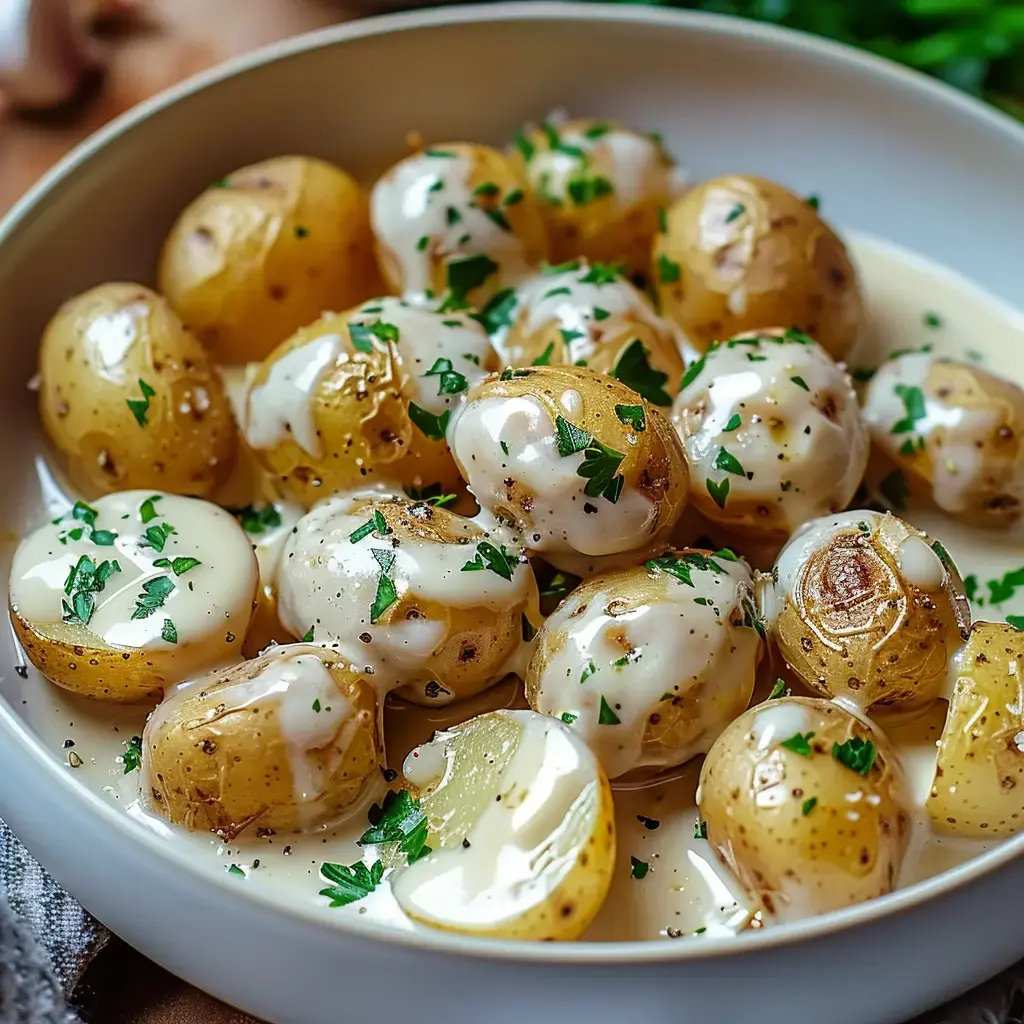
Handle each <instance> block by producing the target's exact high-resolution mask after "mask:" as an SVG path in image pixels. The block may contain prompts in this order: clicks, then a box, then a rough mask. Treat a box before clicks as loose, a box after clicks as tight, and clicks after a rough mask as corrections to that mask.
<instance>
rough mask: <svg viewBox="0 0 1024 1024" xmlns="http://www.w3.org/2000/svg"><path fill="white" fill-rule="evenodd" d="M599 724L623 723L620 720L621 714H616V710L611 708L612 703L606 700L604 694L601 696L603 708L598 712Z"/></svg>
mask: <svg viewBox="0 0 1024 1024" xmlns="http://www.w3.org/2000/svg"><path fill="white" fill-rule="evenodd" d="M597 724H598V725H621V724H622V723H621V722H620V721H619V716H618V715H617V714H615V712H614V711H613V710H612V708H611V705H610V704H609V703H608V701H606V700H605V699H604V696H603V695H602V697H601V709H600V711H599V712H598V714H597Z"/></svg>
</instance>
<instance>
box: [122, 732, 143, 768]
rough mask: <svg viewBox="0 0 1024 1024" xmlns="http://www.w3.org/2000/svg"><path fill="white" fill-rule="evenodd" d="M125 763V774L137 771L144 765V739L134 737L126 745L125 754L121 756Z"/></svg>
mask: <svg viewBox="0 0 1024 1024" xmlns="http://www.w3.org/2000/svg"><path fill="white" fill-rule="evenodd" d="M121 761H122V762H123V763H124V774H125V775H127V774H129V772H133V771H135V770H136V769H137V768H138V767H139V765H141V764H142V737H141V736H133V737H132V738H131V739H130V740H128V742H127V743H126V744H125V750H124V753H123V754H122V755H121Z"/></svg>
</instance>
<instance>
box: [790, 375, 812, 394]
mask: <svg viewBox="0 0 1024 1024" xmlns="http://www.w3.org/2000/svg"><path fill="white" fill-rule="evenodd" d="M789 379H790V380H791V381H792V382H793V383H794V384H795V385H796V386H797V387H798V388H803V389H804V391H810V390H811V389H810V388H809V387H808V386H807V381H805V380H804V379H803V377H790V378H789Z"/></svg>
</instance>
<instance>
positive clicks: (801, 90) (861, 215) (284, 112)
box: [0, 4, 1024, 1024]
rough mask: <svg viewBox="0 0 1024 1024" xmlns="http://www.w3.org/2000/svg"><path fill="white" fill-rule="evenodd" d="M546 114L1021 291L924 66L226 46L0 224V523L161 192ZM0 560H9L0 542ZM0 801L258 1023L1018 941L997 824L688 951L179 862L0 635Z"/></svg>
mask: <svg viewBox="0 0 1024 1024" xmlns="http://www.w3.org/2000/svg"><path fill="white" fill-rule="evenodd" d="M557 106H564V107H567V108H569V109H570V110H572V111H574V112H579V113H581V114H595V115H601V116H609V117H621V118H622V119H624V120H625V121H627V122H638V123H642V124H644V125H647V126H657V127H658V128H659V129H661V130H662V131H663V133H664V135H665V138H666V141H667V142H668V144H669V145H670V147H671V148H672V149H673V150H674V151H675V152H676V153H678V154H680V155H681V156H682V158H683V161H684V163H685V164H686V165H687V166H688V167H689V168H690V169H691V170H692V171H693V172H694V173H695V174H697V175H699V176H705V175H708V174H712V173H716V172H723V171H727V170H746V171H753V172H757V173H761V174H764V175H766V176H768V177H775V178H778V179H781V180H783V181H785V182H786V183H787V184H788V185H790V186H791V187H793V188H794V189H796V190H798V191H799V190H803V191H804V192H807V193H810V192H823V193H824V195H825V201H826V202H827V209H828V214H829V217H830V218H832V219H834V220H836V221H837V222H838V223H839V224H840V225H842V226H843V227H846V228H856V229H860V230H863V231H866V232H869V233H871V234H874V235H878V236H883V237H886V238H888V239H891V240H892V241H894V242H896V243H897V244H899V245H902V246H905V247H907V248H910V249H914V250H917V251H919V252H922V253H924V254H926V255H928V256H930V257H932V258H934V259H936V260H938V261H940V262H942V263H945V264H946V265H948V266H950V267H952V268H953V269H955V270H957V271H960V272H961V273H963V274H965V275H967V276H968V277H971V278H973V279H975V280H976V281H978V282H982V283H983V284H984V285H985V287H986V288H987V289H988V290H989V291H991V292H994V293H995V294H996V295H998V296H1000V297H1002V298H1003V299H1006V300H1008V301H1010V302H1015V303H1016V304H1018V305H1020V304H1021V299H1022V297H1024V296H1022V288H1021V274H1020V268H1021V263H1022V256H1024V252H1022V248H1021V239H1022V238H1024V204H1022V203H1021V202H1020V179H1021V168H1022V167H1024V129H1022V128H1021V127H1020V126H1018V125H1016V124H1013V123H1011V122H1010V121H1009V120H1007V119H1004V118H1002V117H1000V116H999V115H998V114H995V113H993V112H992V111H990V110H988V109H986V108H984V107H982V106H981V105H980V104H977V103H975V102H973V101H971V100H969V99H966V98H964V97H962V96H960V95H958V94H956V93H954V92H953V91H951V90H949V89H947V88H945V87H943V86H941V85H937V84H936V83H934V82H932V81H929V80H927V79H925V78H923V77H920V76H917V75H914V74H912V73H909V72H906V71H903V70H901V69H899V68H897V67H895V66H892V65H889V64H887V63H884V62H882V61H879V60H876V59H874V58H872V57H869V56H865V55H863V54H859V53H856V52H854V51H852V50H847V49H844V48H842V47H838V46H835V45H832V44H829V43H825V42H821V41H818V40H815V39H812V38H810V37H806V36H803V35H799V34H796V33H791V32H785V31H780V30H775V29H771V28H765V27H762V26H758V25H755V24H751V23H747V22H742V21H735V20H729V19H724V18H717V17H711V16H702V15H696V14H682V13H673V12H666V11H662V10H659V9H657V8H645V7H634V6H622V7H611V6H603V5H591V6H588V5H573V6H560V5H556V4H524V5H520V6H510V5H501V4H499V5H494V6H483V7H463V8H456V9H452V8H448V9H444V10H437V11H428V12H425V13H415V14H406V15H397V16H388V17H382V18H376V19H372V20H368V21H361V22H356V23H354V24H350V25H344V26H341V27H339V28H336V29H332V30H328V31H324V32H320V33H317V34H314V35H311V36H306V37H302V38H299V39H296V40H291V41H289V42H287V43H284V44H281V45H278V46H276V47H273V48H270V49H267V50H264V51H261V52H260V53H258V54H255V55H252V56H249V57H246V58H243V59H241V60H236V61H234V62H232V63H229V64H227V65H225V66H223V67H221V68H218V69H217V70H215V71H213V72H211V73H208V74H206V75H203V76H200V77H199V78H197V79H194V80H192V81H190V82H188V83H186V84H185V85H183V86H180V87H178V88H177V89H174V90H172V91H171V92H169V93H166V94H164V95H163V96H161V97H159V98H157V99H156V100H154V101H151V102H149V103H146V104H143V105H142V106H141V107H139V108H137V109H136V110H135V111H133V112H132V113H130V114H128V115H127V116H125V117H123V118H121V119H120V120H118V121H116V122H115V123H114V124H112V125H111V126H109V127H108V128H106V129H105V130H104V131H102V132H100V133H99V134H98V135H97V136H95V137H94V138H92V139H91V140H89V141H88V142H87V143H86V144H85V145H83V146H82V147H80V148H79V149H78V150H77V151H76V152H74V153H73V154H72V155H71V156H70V157H68V158H67V159H66V160H65V161H63V162H62V163H61V164H60V165H59V166H58V167H57V168H56V169H55V170H53V171H52V172H51V173H50V174H48V175H47V176H46V178H45V179H44V180H43V181H41V182H40V183H39V184H38V185H37V186H36V187H35V188H34V189H33V190H32V191H31V192H30V193H29V194H28V195H27V196H26V197H25V198H24V199H23V200H22V201H21V202H20V203H19V204H18V206H17V207H16V208H15V209H14V210H13V211H12V212H11V213H10V214H9V215H8V216H7V218H6V219H5V220H4V221H3V223H2V225H0V338H2V339H3V345H4V351H5V358H6V362H5V370H6V372H5V374H4V377H3V382H2V384H0V393H2V400H0V436H3V437H4V439H5V442H6V443H5V448H6V456H5V461H4V468H5V487H4V489H3V496H2V498H0V508H2V509H3V522H4V525H5V527H6V528H8V529H11V530H13V531H15V532H20V530H21V529H23V528H24V527H25V525H27V524H28V523H29V522H31V521H33V520H37V519H38V516H39V512H40V491H39V484H38V482H37V479H36V474H35V469H34V460H35V457H36V454H37V452H38V450H39V429H38V425H37V417H36V415H35V410H34V403H33V401H32V398H31V396H29V395H28V394H26V392H25V389H24V386H23V382H24V381H25V380H27V379H28V378H29V376H30V375H31V373H32V371H33V363H34V356H35V350H36V345H37V340H38V337H39V334H40V331H41V328H42V326H43V324H44V323H45V321H46V320H47V318H48V317H49V316H50V314H51V313H52V312H53V310H54V309H55V308H56V306H57V305H58V304H59V303H60V302H61V301H62V300H63V299H64V298H66V297H67V296H69V295H72V294H74V293H76V292H78V291H81V290H83V289H84V288H86V287H89V286H91V285H93V284H95V283H98V282H100V281H103V280H107V279H118V278H122V279H123V278H127V279H141V280H144V281H150V280H152V276H153V268H154V265H155V257H156V253H157V248H158V245H159V242H160V240H161V239H162V237H163V236H164V234H165V232H166V231H167V229H168V228H169V227H170V224H171V221H172V219H173V217H174V215H175V214H176V212H177V211H178V210H179V209H180V208H181V207H182V206H183V205H184V204H185V203H186V202H187V201H188V200H189V199H190V198H191V197H192V196H193V195H194V194H195V193H196V192H198V191H199V190H200V189H201V188H202V187H203V186H204V185H205V184H206V183H207V182H209V181H211V180H213V179H215V178H218V177H220V176H221V175H222V174H223V173H224V171H225V170H227V169H229V168H232V167H236V166H239V165H241V164H244V163H247V162H250V161H253V160H257V159H261V158H263V157H266V156H270V155H273V154H276V153H279V152H286V151H299V152H308V153H312V154H316V155H319V156H322V157H326V158H327V159H330V160H334V161H336V162H338V163H339V164H341V165H342V166H345V167H347V168H349V169H350V170H352V171H353V172H354V173H356V174H360V175H364V176H369V175H371V174H372V173H373V172H375V171H379V170H380V168H382V167H383V166H385V165H386V164H387V163H388V162H390V161H392V160H394V159H395V158H397V157H398V156H399V155H400V154H401V153H402V147H403V139H404V136H405V133H406V131H407V130H409V129H412V128H415V129H418V130H419V131H420V132H421V133H422V134H423V135H424V137H426V138H428V139H442V138H449V137H465V138H470V139H474V140H481V141H492V142H496V143H500V142H502V141H503V140H505V139H507V138H508V137H509V135H510V132H511V131H512V129H513V128H514V127H516V126H517V125H518V124H519V123H520V122H521V121H524V120H527V119H530V118H535V117H537V116H538V115H541V114H543V113H545V112H546V111H548V110H549V109H551V108H553V107H557ZM7 549H8V550H7V553H6V554H5V559H6V558H9V554H10V550H9V549H10V545H7ZM2 652H3V664H4V666H6V667H4V668H3V670H2V673H0V675H2V678H0V693H2V697H3V699H2V700H0V814H2V815H3V817H4V818H6V820H7V821H8V822H9V823H10V824H11V825H12V826H13V828H14V829H15V830H16V831H17V832H18V834H19V835H20V836H21V837H22V838H23V839H24V841H25V842H26V844H27V845H28V847H29V849H30V850H31V851H32V852H33V853H34V854H35V855H36V856H37V857H38V858H39V859H40V860H41V861H42V862H43V864H44V865H45V866H46V867H47V868H48V869H50V870H51V871H52V872H53V874H54V875H55V876H56V877H57V878H58V879H59V880H60V881H61V882H62V883H63V884H64V885H65V886H66V887H67V888H68V889H69V890H70V891H71V892H72V893H73V894H74V895H75V896H76V897H77V898H78V899H80V900H81V901H82V903H83V904H84V905H85V906H86V907H87V908H88V909H89V910H90V911H92V912H93V913H94V914H95V915H96V916H97V917H98V918H99V919H100V920H102V921H103V922H104V923H106V924H107V925H109V926H110V927H111V928H113V929H114V931H116V932H117V933H118V934H120V935H121V936H123V937H124V938H125V939H126V940H127V941H128V942H130V943H131V944H132V945H134V946H136V947H138V948H139V949H140V950H142V952H144V953H145V954H147V955H148V956H150V957H152V958H153V959H155V960H157V961H159V962H160V963H161V964H163V965H164V966H165V967H167V968H169V969H170V970H172V971H174V972H175V973H177V974H180V975H181V976H182V977H184V978H186V979H188V980H189V981H191V982H193V983H194V984H196V985H198V986H199V987H201V988H204V989H206V990H208V991H210V992H212V993H214V994H216V995H218V996H220V997H221V998H223V999H225V1000H227V1001H228V1002H230V1003H234V1004H236V1005H238V1006H240V1007H243V1008H245V1009H246V1010H249V1011H250V1012H252V1013H254V1014H257V1015H259V1016H261V1017H263V1018H266V1019H268V1020H272V1021H278V1022H305V1024H323V1022H325V1021H328V1020H353V1021H354V1020H365V1021H370V1020H377V1021H388V1022H390V1021H416V1022H418V1024H429V1022H433V1021H439V1022H440V1021H445V1022H451V1021H468V1022H478V1021H487V1022H488V1024H511V1022H517V1024H518V1022H519V1021H520V1020H523V1019H527V1020H531V1019H532V1020H538V1021H554V1020H570V1019H582V1020H587V1021H588V1022H591V1024H604V1022H608V1024H611V1022H616V1024H618V1022H622V1021H631V1020H635V1019H637V1018H638V1017H639V1016H640V1015H641V1014H643V1015H645V1016H649V1017H650V1018H651V1019H664V1020H669V1019H671V1020H679V1019H682V1018H683V1017H685V1019H688V1020H711V1021H734V1020H735V1021H747V1020H751V1019H755V1018H756V1019H761V1020H768V1021H774V1020H783V1019H785V1020H788V1021H794V1022H796V1021H801V1020H827V1021H829V1022H830V1024H842V1022H847V1021H849V1022H858V1024H864V1022H869V1021H892V1020H896V1019H903V1018H905V1017H907V1016H909V1015H912V1014H914V1013H916V1012H918V1011H921V1010H923V1009H925V1008H927V1007H928V1006H930V1005H933V1004H936V1003H939V1002H941V1001H943V1000H945V999H947V998H949V997H950V996H952V995H954V994H956V993H957V992H959V991H962V990H963V989H965V988H967V987H968V986H970V985H972V984H974V983H976V982H978V981H981V980H982V979H983V978H984V977H986V976H987V975H989V974H991V973H993V972H995V971H997V970H999V969H1001V968H1003V967H1005V966H1007V965H1008V964H1009V963H1011V962H1012V961H1014V960H1015V959H1017V958H1019V957H1021V956H1022V955H1024V930H1022V929H1021V927H1020V924H1019V921H1018V919H1017V917H1016V914H1015V913H1014V912H1013V907H1014V906H1015V902H1016V899H1017V896H1016V894H1017V893H1018V892H1019V887H1020V886H1021V885H1022V884H1024V860H1021V859H1019V858H1018V854H1019V853H1020V852H1021V850H1022V849H1024V836H1018V837H1017V838H1016V839H1015V840H1012V841H1010V842H1008V843H1006V844H1004V845H1003V846H1001V847H999V848H997V849H994V850H992V851H990V852H989V853H986V854H984V855H982V856H979V857H977V858H976V859H975V860H973V861H971V862H969V863H967V864H964V865H962V866H961V867H959V868H957V869H955V870H952V871H949V872H946V873H945V874H942V875H940V876H937V877H935V878H932V879H930V880H929V881H927V882H924V883H921V884H918V885H915V886H912V887H911V888H908V889H904V890H901V891H899V892H896V893H894V894H893V895H891V896H887V897H884V898H882V899H879V900H875V901H873V902H871V903H867V904H862V905H860V906H856V907H853V908H850V909H848V910H844V911H842V912H839V913H833V914H829V915H826V916H823V917H819V918H815V919H812V920H807V921H803V922H800V923H798V924H795V925H790V926H787V927H785V928H781V929H778V930H770V931H764V932H760V933H749V934H744V935H741V936H739V937H738V938H735V939H722V940H712V941H707V942H704V941H702V942H699V943H697V942H694V943H691V944H687V943H685V942H672V943H645V944H638V943H614V944H567V945H557V946H556V945H522V944H518V945H517V944H512V943H508V942H490V943H485V942H480V941H474V940H471V939H468V938H460V937H457V936H449V935H444V934H440V933H433V934H422V933H402V934H397V933H394V934H393V933H391V932H390V931H387V930H384V929H382V928H381V927H379V926H373V925H372V924H366V923H362V922H360V921H359V920H358V918H349V919H348V920H349V922H354V923H346V924H344V925H339V924H338V923H337V922H336V921H332V919H331V917H330V915H329V914H316V913H314V912H313V911H312V910H309V909H307V908H296V909H294V910H289V909H287V908H282V906H281V904H280V902H279V901H276V900H271V899H269V898H267V897H266V896H262V895H261V894H260V893H259V892H258V891H256V892H248V891H246V892H243V890H242V889H241V888H240V887H239V885H238V884H237V882H236V881H235V880H233V879H232V878H231V877H230V876H228V875H226V874H225V873H224V872H223V871H214V870H212V869H210V868H209V867H208V866H207V865H206V864H196V863H193V862H191V861H189V860H187V859H185V858H184V857H183V855H182V854H181V852H180V851H179V850H178V848H177V845H175V844H168V843H163V842H161V841H160V840H159V839H158V838H157V837H156V836H154V835H153V834H151V833H148V832H146V831H144V830H143V829H141V828H139V827H137V826H136V825H135V824H134V823H133V822H132V821H130V820H129V819H128V818H127V817H126V816H125V815H123V814H121V813H118V812H117V810H116V809H115V808H113V807H112V806H110V805H109V804H107V803H105V802H104V801H103V800H101V799H100V798H99V797H98V796H96V795H95V794H92V793H90V792H88V791H87V790H86V789H85V788H84V787H82V786H80V785H79V784H78V783H77V782H76V779H75V778H74V774H73V772H70V771H69V770H68V769H67V767H66V766H65V765H64V764H63V763H62V762H61V760H60V759H59V758H60V753H59V752H58V751H54V750H50V749H46V748H44V746H43V745H42V743H41V742H40V740H39V738H38V736H37V735H36V734H35V732H34V731H33V729H32V727H31V725H30V724H29V722H28V721H27V719H26V718H25V717H22V714H21V711H22V709H23V704H22V693H23V687H24V686H25V685H26V684H25V683H24V682H23V681H22V680H21V679H20V677H19V676H18V675H17V674H16V673H15V672H14V666H15V665H16V664H17V663H18V662H19V657H18V654H17V651H16V648H15V644H14V641H13V639H12V638H11V637H10V636H7V637H6V638H5V639H3V641H2Z"/></svg>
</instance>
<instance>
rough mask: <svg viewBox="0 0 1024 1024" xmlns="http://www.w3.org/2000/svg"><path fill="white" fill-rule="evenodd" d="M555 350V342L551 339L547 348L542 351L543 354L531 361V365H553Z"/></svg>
mask: <svg viewBox="0 0 1024 1024" xmlns="http://www.w3.org/2000/svg"><path fill="white" fill-rule="evenodd" d="M554 352H555V343H554V342H553V341H549V342H548V344H547V348H545V349H544V351H543V352H541V354H540V355H539V356H537V358H536V359H534V360H533V362H531V363H530V365H531V366H550V365H551V357H552V355H554Z"/></svg>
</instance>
